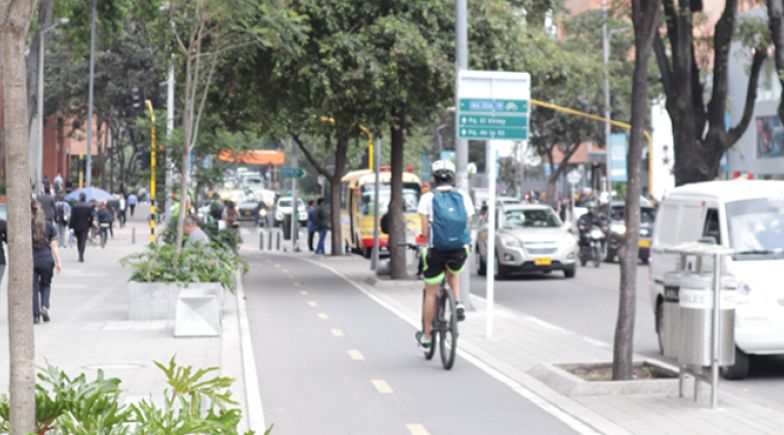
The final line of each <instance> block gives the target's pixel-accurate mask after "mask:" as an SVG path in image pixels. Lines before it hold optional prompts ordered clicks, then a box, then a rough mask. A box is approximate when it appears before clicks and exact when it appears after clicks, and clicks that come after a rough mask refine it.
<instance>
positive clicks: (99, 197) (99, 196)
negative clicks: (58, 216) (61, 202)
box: [65, 187, 114, 201]
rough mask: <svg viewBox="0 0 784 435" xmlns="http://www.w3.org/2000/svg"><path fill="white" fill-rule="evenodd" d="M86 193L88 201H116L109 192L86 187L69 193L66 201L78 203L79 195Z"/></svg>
mask: <svg viewBox="0 0 784 435" xmlns="http://www.w3.org/2000/svg"><path fill="white" fill-rule="evenodd" d="M82 193H84V195H85V197H86V199H87V201H93V200H95V201H110V200H112V199H114V197H113V196H112V195H111V194H110V193H109V192H107V191H105V190H103V189H99V188H97V187H84V188H82V189H76V190H74V191H73V192H71V193H69V194H68V195H67V196H66V197H65V200H66V201H78V200H79V195H80V194H82Z"/></svg>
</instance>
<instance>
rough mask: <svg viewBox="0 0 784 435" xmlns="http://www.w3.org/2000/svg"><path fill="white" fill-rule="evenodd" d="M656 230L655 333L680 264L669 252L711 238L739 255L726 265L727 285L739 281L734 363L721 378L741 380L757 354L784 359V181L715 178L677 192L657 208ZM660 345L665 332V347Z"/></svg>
mask: <svg viewBox="0 0 784 435" xmlns="http://www.w3.org/2000/svg"><path fill="white" fill-rule="evenodd" d="M655 227H656V228H655V231H654V234H653V246H652V248H651V271H650V283H649V284H650V294H651V298H650V299H651V304H652V308H653V310H654V314H655V318H656V323H655V327H656V332H657V334H659V333H660V331H661V325H662V316H663V312H664V310H663V308H664V307H663V300H664V298H663V293H664V274H665V273H667V272H670V271H671V270H673V269H674V268H675V266H676V264H677V261H678V260H679V256H678V254H672V253H666V252H665V249H666V248H671V247H674V246H677V245H680V244H682V243H686V242H694V241H698V240H702V241H710V242H713V243H717V244H719V245H722V246H724V247H727V248H730V249H732V250H734V251H735V253H734V254H733V255H731V256H729V257H727V258H726V259H725V260H726V261H725V262H724V263H723V264H724V266H723V268H722V272H723V275H724V276H725V277H728V278H732V280H729V279H728V281H734V282H736V283H737V290H736V296H737V301H736V302H737V306H736V308H735V345H736V348H735V364H734V365H732V366H728V367H722V369H721V372H722V375H723V376H724V377H726V378H728V379H741V378H743V377H745V376H746V375H747V374H748V370H749V362H750V360H751V356H752V355H771V354H784V293H783V292H782V290H781V283H779V281H778V280H779V279H780V277H779V272H780V271H781V270H782V268H784V182H782V181H762V180H734V181H711V182H705V183H694V184H688V185H685V186H680V187H677V188H675V189H673V190H672V191H671V192H670V193H669V194H668V195H667V196H666V197H665V198H664V199H663V200H662V202H661V204H660V205H659V211H658V216H657V219H656V226H655ZM689 261H692V260H691V259H689ZM706 261H710V260H706ZM691 264H692V265H693V264H696V263H694V262H692V263H691ZM703 264H704V263H703ZM711 264H712V263H708V266H710V265H711ZM709 268H711V269H712V267H709ZM690 270H694V268H691V269H690ZM711 273H712V272H711ZM661 340H662V337H661V335H660V336H659V343H660V347H661V344H662V341H661Z"/></svg>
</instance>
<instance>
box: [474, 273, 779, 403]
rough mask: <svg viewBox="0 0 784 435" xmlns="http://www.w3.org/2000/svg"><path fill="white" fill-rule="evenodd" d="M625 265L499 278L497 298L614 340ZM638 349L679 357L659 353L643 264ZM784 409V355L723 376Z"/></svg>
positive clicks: (480, 284)
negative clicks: (737, 377)
mask: <svg viewBox="0 0 784 435" xmlns="http://www.w3.org/2000/svg"><path fill="white" fill-rule="evenodd" d="M472 272H473V275H472V277H471V278H472V279H471V289H472V292H473V294H475V295H478V296H481V297H485V296H486V287H485V285H486V282H485V277H483V276H479V275H477V274H476V271H475V270H473V271H472ZM619 283H620V267H619V265H618V264H617V263H602V265H601V266H600V267H599V268H594V267H592V266H586V267H578V269H577V276H576V277H575V278H573V279H565V278H563V274H562V273H560V272H553V273H551V274H549V275H542V274H530V275H517V276H513V277H510V278H507V279H505V280H502V281H496V283H495V301H496V302H497V303H499V304H503V305H504V306H506V307H508V308H511V309H513V310H516V311H519V312H522V313H525V314H527V315H531V316H534V317H537V318H539V319H541V320H544V321H546V322H548V323H551V324H554V325H557V326H560V327H562V328H564V329H568V330H570V331H573V332H577V333H579V334H582V335H584V336H586V337H589V338H591V339H594V340H598V341H601V342H604V343H607V344H608V345H612V342H613V339H614V334H615V322H616V320H617V317H618V292H619ZM634 351H635V353H637V354H640V355H643V356H647V357H653V358H656V359H659V360H663V361H668V362H670V363H672V364H675V363H676V362H675V361H674V360H671V359H667V358H664V357H663V356H662V355H661V354H659V346H658V341H657V338H656V331H655V329H654V316H653V308H652V306H651V303H650V295H649V291H648V267H647V266H643V265H640V266H638V268H637V303H636V316H635V330H634ZM723 384H724V385H727V386H729V387H730V388H733V389H734V388H738V389H741V390H744V391H747V392H750V393H752V394H753V395H756V396H757V397H760V398H761V399H764V400H765V401H766V402H767V403H768V404H770V403H773V404H775V405H777V406H779V407H781V408H782V409H784V357H782V356H772V357H771V356H766V357H755V358H754V359H752V365H751V371H750V374H749V377H748V378H746V379H744V380H742V381H723Z"/></svg>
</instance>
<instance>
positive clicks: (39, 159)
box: [35, 29, 48, 192]
mask: <svg viewBox="0 0 784 435" xmlns="http://www.w3.org/2000/svg"><path fill="white" fill-rule="evenodd" d="M47 30H48V29H43V30H41V32H40V33H39V34H38V119H37V121H38V155H36V156H35V157H36V164H35V189H36V191H39V192H40V191H41V190H42V189H43V186H42V185H41V182H42V179H43V171H44V169H43V165H44V158H43V154H44V52H45V50H44V40H45V38H44V34H45V33H46V31H47Z"/></svg>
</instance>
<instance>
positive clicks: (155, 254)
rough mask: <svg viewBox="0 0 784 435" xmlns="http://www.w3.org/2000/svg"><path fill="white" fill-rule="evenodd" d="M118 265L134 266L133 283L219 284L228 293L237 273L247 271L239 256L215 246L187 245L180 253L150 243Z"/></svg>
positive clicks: (167, 246)
mask: <svg viewBox="0 0 784 435" xmlns="http://www.w3.org/2000/svg"><path fill="white" fill-rule="evenodd" d="M121 262H122V264H123V266H131V267H133V269H134V272H133V275H132V276H131V280H132V281H137V282H174V283H183V284H187V283H191V282H219V283H221V284H222V285H223V286H224V287H226V288H228V289H230V290H231V291H234V290H235V289H236V285H235V282H234V276H235V273H236V271H237V270H238V269H239V268H242V270H243V271H246V270H247V268H248V265H247V262H245V260H243V259H242V258H241V257H240V256H239V255H238V254H236V253H235V252H233V251H231V250H228V249H225V248H223V247H222V246H221V245H218V244H216V243H211V244H208V245H204V244H188V245H186V246H185V247H183V249H182V251H180V253H179V254H178V253H177V250H176V249H175V248H174V246H172V245H168V244H155V243H153V244H151V245H150V246H149V248H148V249H147V250H146V251H143V252H140V253H138V254H133V255H129V256H127V257H125V258H123V259H122V260H121Z"/></svg>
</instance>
